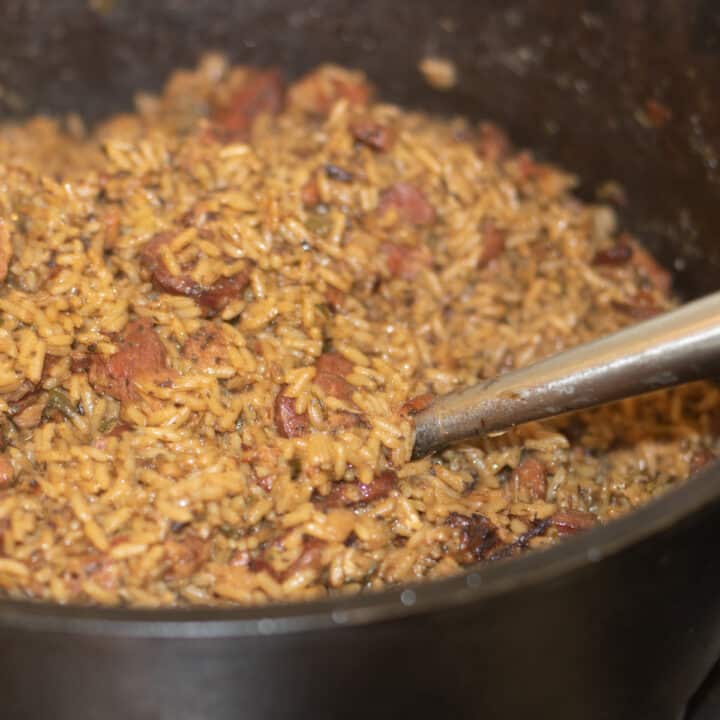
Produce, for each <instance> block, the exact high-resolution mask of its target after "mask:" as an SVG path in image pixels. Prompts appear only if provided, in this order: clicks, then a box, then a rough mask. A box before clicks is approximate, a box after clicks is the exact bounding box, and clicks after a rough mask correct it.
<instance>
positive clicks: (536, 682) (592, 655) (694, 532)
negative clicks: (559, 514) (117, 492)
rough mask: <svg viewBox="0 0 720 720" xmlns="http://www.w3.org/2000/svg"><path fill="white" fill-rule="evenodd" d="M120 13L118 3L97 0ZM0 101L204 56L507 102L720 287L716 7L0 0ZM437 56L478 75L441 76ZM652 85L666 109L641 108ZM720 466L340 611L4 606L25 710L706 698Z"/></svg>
mask: <svg viewBox="0 0 720 720" xmlns="http://www.w3.org/2000/svg"><path fill="white" fill-rule="evenodd" d="M93 8H100V10H97V9H93ZM0 12H1V13H2V18H3V22H2V23H1V24H0V48H2V49H0V88H1V89H2V93H0V116H2V115H5V116H13V115H27V114H31V113H34V112H38V111H49V112H67V111H69V110H78V109H80V110H82V112H83V113H84V114H85V115H86V116H87V117H89V118H97V117H100V116H102V115H104V114H108V113H111V112H113V111H117V110H120V109H124V108H127V107H128V105H129V103H130V98H131V95H132V91H133V90H135V89H137V88H145V89H152V88H157V87H159V86H160V84H161V82H162V80H163V79H164V78H165V77H166V75H167V74H168V72H169V71H170V70H171V69H172V68H174V67H177V66H178V65H186V66H187V65H190V64H192V63H193V62H194V61H195V60H196V58H197V57H198V55H199V54H200V53H201V52H202V51H203V50H205V49H208V48H219V49H222V50H224V51H226V52H228V53H229V54H230V56H231V57H232V58H233V59H235V60H238V61H241V62H242V61H245V62H254V63H257V64H280V65H282V66H284V67H285V68H287V69H288V71H289V73H291V74H298V73H299V72H302V71H303V70H305V69H307V68H309V67H312V66H313V65H315V64H317V63H319V62H323V61H327V60H334V61H337V62H340V63H345V64H348V65H352V66H359V67H362V68H364V69H365V70H367V72H368V73H369V75H370V77H371V78H372V80H373V81H374V82H375V83H376V84H377V85H378V86H379V87H380V90H381V93H382V94H383V95H384V97H386V98H388V99H391V100H395V101H398V102H401V103H406V104H410V105H413V106H418V107H423V108H426V109H429V110H432V111H437V112H442V113H445V114H448V113H461V114H468V115H470V116H472V117H477V118H481V117H487V118H490V119H493V120H496V121H497V122H499V123H500V124H502V125H504V126H505V127H507V128H508V129H509V130H510V132H511V134H512V136H513V137H514V138H515V139H516V141H517V142H518V144H521V145H527V146H529V147H532V148H535V149H537V150H538V151H539V152H540V153H541V154H542V155H544V156H545V157H547V158H549V159H551V160H554V161H556V162H558V163H560V164H562V165H565V166H567V167H569V168H570V169H572V170H574V171H576V172H578V173H579V174H580V176H581V177H582V179H583V180H584V185H583V187H582V192H583V193H584V194H586V195H588V196H591V195H592V193H593V191H594V188H595V187H597V185H598V184H600V183H602V182H605V181H607V180H616V181H619V182H621V183H622V184H623V185H624V186H625V188H626V191H627V197H628V209H627V211H625V210H623V209H621V210H622V212H623V216H624V221H625V222H626V223H627V225H628V226H629V227H630V228H631V229H632V230H634V231H635V232H636V233H637V234H638V235H639V236H640V237H641V238H642V239H643V240H645V241H646V242H647V243H648V244H649V245H650V246H651V247H652V248H653V249H654V250H656V251H657V252H658V253H659V255H660V256H661V257H662V258H664V259H665V260H666V262H668V263H669V264H670V265H672V266H674V267H675V270H676V283H677V288H678V289H679V291H680V292H682V293H683V294H685V295H686V296H692V295H697V294H702V293H704V292H707V291H709V290H712V289H717V288H718V286H720V274H719V273H718V271H719V270H720V246H718V243H717V242H716V241H715V236H714V234H713V231H714V229H715V227H716V226H717V224H718V220H719V219H720V203H719V202H718V200H720V192H719V190H718V188H719V183H720V165H718V163H720V112H719V110H720V97H719V96H718V94H717V92H715V90H716V87H717V80H716V78H717V77H718V71H720V55H718V53H719V52H720V7H717V5H716V3H713V2H712V0H705V1H704V2H703V1H700V0H692V1H690V0H660V1H659V2H658V1H657V0H656V1H655V2H652V1H651V0H625V1H624V2H623V0H614V1H613V0H608V1H606V2H604V1H603V0H564V1H563V2H557V3H547V2H544V1H543V0H527V1H526V2H517V1H513V2H502V1H501V0H482V1H476V2H473V1H472V0H446V1H445V2H442V3H440V2H432V1H431V0H416V1H415V2H411V1H410V0H404V1H400V0H395V1H394V2H390V1H389V0H367V1H366V2H364V3H356V2H352V0H335V1H331V0H315V1H314V2H310V3H307V4H303V5H301V4H300V3H296V2H293V1H292V0H272V1H271V0H264V1H263V0H248V1H247V2H242V3H240V2H238V3H227V2H222V1H221V0H205V1H204V2H197V0H159V1H157V2H153V3H143V2H141V0H115V2H113V3H110V2H91V3H87V2H85V0H55V1H54V2H53V3H47V2H42V1H41V0H32V1H31V0H0ZM427 54H439V55H444V56H447V57H450V58H452V59H453V60H454V61H455V62H456V64H457V66H458V69H459V76H460V83H459V85H458V87H457V88H455V89H454V90H453V91H452V92H450V93H438V92H436V91H432V90H430V89H429V88H427V87H426V86H425V85H424V83H423V81H422V79H421V78H420V75H419V74H418V72H417V70H416V65H417V62H418V60H420V59H421V58H422V57H423V56H425V55H427ZM649 100H655V101H657V102H660V103H662V104H663V105H665V106H666V107H668V108H670V110H671V112H672V117H671V119H670V120H669V121H668V122H667V123H666V124H665V125H663V126H662V127H652V126H651V127H648V126H647V123H644V122H642V110H643V108H645V107H647V102H648V101H649ZM718 526H720V472H718V470H717V469H715V468H708V469H707V470H705V471H704V472H703V473H702V476H701V477H698V478H696V479H695V480H694V481H692V482H691V483H689V484H688V485H686V486H684V487H682V488H680V489H678V490H676V491H674V492H673V493H671V494H670V495H668V496H666V497H664V498H662V499H660V500H659V501H657V502H655V503H653V504H652V505H650V506H647V507H646V508H644V509H642V510H641V511H639V512H637V513H635V514H634V515H632V516H630V517H627V518H623V519H622V520H620V521H618V522H616V523H614V524H612V525H611V526H608V527H604V528H599V529H597V530H594V531H591V532H590V533H587V534H586V535H585V536H583V537H579V538H576V539H573V540H570V541H568V542H566V543H565V544H563V545H562V546H560V547H557V548H553V549H551V550H550V551H547V552H545V553H542V554H537V555H531V556H525V557H523V558H520V559H518V560H515V561H512V562H509V563H498V564H497V565H494V566H491V567H482V568H479V569H477V571H476V572H473V573H471V574H470V575H468V576H466V577H461V578H457V579H453V580H449V581H445V582H442V583H433V584H428V585H424V586H420V587H416V588H413V589H412V590H408V589H406V590H404V591H402V590H397V591H393V592H388V593H383V594H379V595H375V596H368V597H363V598H354V599H349V600H343V601H339V602H335V603H315V604H308V605H302V606H286V607H279V606H278V607H272V608H260V609H250V610H243V609H238V610H234V611H220V612H210V611H175V612H171V611H158V612H150V611H147V612H134V611H133V612H131V611H122V610H117V611H113V610H100V609H92V610H90V609H76V608H56V607H52V606H42V605H35V606H33V605H22V604H19V603H8V602H5V603H0V646H1V647H2V648H3V652H2V653H0V689H1V690H2V697H3V716H6V717H8V718H35V717H38V718H45V717H48V718H49V717H52V718H59V719H62V718H78V717H88V718H90V717H92V718H95V717H97V718H115V717H117V718H120V717H122V718H127V717H130V718H138V719H139V720H144V719H145V718H147V719H148V720H149V719H151V718H152V719H156V718H158V719H160V718H173V719H174V718H220V719H224V718H231V717H232V718H236V717H302V716H304V715H308V716H310V715H312V716H313V717H316V718H335V717H339V716H343V717H350V718H352V717H358V718H359V717H365V716H368V714H370V713H372V714H373V715H374V716H375V717H388V718H390V717H402V716H403V714H409V713H413V715H415V716H417V717H433V716H435V717H437V716H438V715H440V714H443V715H444V716H447V717H454V718H455V717H456V718H471V717H490V718H516V717H517V718H520V717H523V718H526V717H528V716H536V717H545V716H552V717H553V718H557V719H560V720H562V719H564V718H568V719H571V718H572V719H576V718H583V719H584V720H594V719H595V718H598V719H599V718H606V719H608V720H622V719H623V718H632V719H633V720H635V719H636V718H652V719H655V718H657V719H658V720H664V719H665V718H668V719H673V720H676V719H677V718H681V717H683V716H684V714H685V708H686V705H687V703H688V701H689V700H690V698H691V696H692V695H693V694H694V693H695V691H696V690H697V688H698V687H699V686H700V684H701V683H702V681H703V678H704V677H705V676H706V674H707V673H708V671H709V669H710V667H711V666H712V665H713V663H714V662H715V660H717V657H718V655H719V654H720V603H718V602H717V598H718V597H720V560H718V559H717V555H716V553H714V552H713V550H714V543H715V538H716V535H717V530H716V528H717V527H718Z"/></svg>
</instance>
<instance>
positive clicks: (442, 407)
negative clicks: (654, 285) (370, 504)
mask: <svg viewBox="0 0 720 720" xmlns="http://www.w3.org/2000/svg"><path fill="white" fill-rule="evenodd" d="M718 371H720V292H717V293H714V294H712V295H709V296H707V297H705V298H702V299H701V300H696V301H695V302H692V303H689V304H687V305H684V306H682V307H680V308H678V309H677V310H672V311H670V312H668V313H665V314H663V315H660V316H659V317H656V318H653V319H651V320H647V321H645V322H642V323H639V324H637V325H633V326H632V327H629V328H626V329H624V330H620V331H619V332H616V333H613V334H612V335H608V336H607V337H604V338H600V339H598V340H594V341H592V342H589V343H586V344H584V345H579V346H578V347H575V348H572V349H570V350H567V351H565V352H562V353H560V354H559V355H555V356H553V357H551V358H548V359H546V360H541V361H540V362H537V363H535V364H533V365H530V366H529V367H526V368H522V369H520V370H514V371H512V372H509V373H507V374H506V375H501V376H499V377H496V378H493V379H492V380H488V381H487V382H483V383H481V384H479V385H474V386H472V387H470V388H467V389H466V390H462V391H460V392H457V393H452V394H450V395H446V396H443V397H440V398H438V399H437V400H435V401H434V402H433V403H432V405H430V407H428V408H426V409H425V410H423V411H422V412H420V413H419V414H418V415H417V416H416V417H415V445H414V449H413V457H414V458H419V457H423V456H424V455H427V454H428V453H430V452H432V451H433V450H437V449H439V448H442V447H445V446H446V445H449V444H451V443H453V442H457V441H459V440H466V439H468V438H472V437H476V436H478V435H486V434H488V433H493V432H501V431H503V430H508V429H509V428H511V427H513V426H515V425H518V424H520V423H524V422H529V421H531V420H539V419H541V418H548V417H553V416H554V415H560V414H562V413H566V412H570V411H572V410H582V409H585V408H590V407H593V406H596V405H602V404H604V403H607V402H611V401H613V400H620V399H622V398H626V397H632V396H633V395H640V394H642V393H646V392H649V391H651V390H657V389H659V388H665V387H671V386H673V385H680V384H682V383H685V382H690V381H691V380H698V379H701V378H706V377H709V376H711V375H712V374H713V373H714V372H718Z"/></svg>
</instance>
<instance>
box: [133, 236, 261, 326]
mask: <svg viewBox="0 0 720 720" xmlns="http://www.w3.org/2000/svg"><path fill="white" fill-rule="evenodd" d="M172 238H173V235H172V233H169V232H163V233H159V234H158V235H156V236H155V237H154V238H153V239H152V240H150V242H148V243H147V244H146V245H145V247H144V248H143V249H142V252H141V253H140V262H141V264H142V265H143V266H144V267H145V268H146V269H147V270H148V271H149V272H150V276H151V278H152V282H153V285H155V287H156V288H158V289H159V290H162V291H163V292H167V293H171V294H172V295H185V296H187V297H192V298H194V299H195V300H196V302H197V303H198V305H200V306H201V307H202V308H203V309H204V310H205V314H206V315H209V316H212V315H216V314H217V313H220V312H222V311H223V310H224V309H225V308H226V307H227V305H228V304H229V303H230V301H232V300H234V299H235V298H238V297H240V296H241V295H242V293H243V290H245V288H246V287H247V285H248V282H249V280H250V275H249V273H248V272H245V271H244V272H240V273H237V274H236V275H233V276H232V277H229V278H220V279H219V280H217V281H216V282H214V283H213V284H212V285H209V286H204V285H200V283H198V282H196V281H195V280H193V279H192V277H190V275H187V274H180V275H173V274H172V273H171V272H170V271H169V270H168V268H167V266H166V265H165V263H164V262H163V259H162V256H161V255H160V251H161V248H162V247H163V246H164V245H166V244H167V243H169V242H170V241H171V240H172Z"/></svg>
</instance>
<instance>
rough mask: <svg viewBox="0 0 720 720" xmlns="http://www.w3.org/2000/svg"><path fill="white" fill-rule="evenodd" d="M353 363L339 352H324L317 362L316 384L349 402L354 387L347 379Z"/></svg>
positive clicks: (326, 391) (328, 392) (329, 393)
mask: <svg viewBox="0 0 720 720" xmlns="http://www.w3.org/2000/svg"><path fill="white" fill-rule="evenodd" d="M352 369H353V364H352V363H351V362H350V361H349V360H348V359H347V358H344V357H343V356H342V355H339V354H338V353H323V354H322V355H321V356H320V357H319V358H318V359H317V361H316V362H315V384H316V385H317V386H318V387H321V388H322V389H323V391H324V392H325V393H327V394H328V395H332V396H333V397H336V398H338V399H339V400H344V401H345V402H349V401H350V400H351V398H352V394H353V391H354V387H353V386H352V385H351V384H350V383H349V382H348V381H347V380H346V379H345V376H346V375H349V374H350V373H351V372H352Z"/></svg>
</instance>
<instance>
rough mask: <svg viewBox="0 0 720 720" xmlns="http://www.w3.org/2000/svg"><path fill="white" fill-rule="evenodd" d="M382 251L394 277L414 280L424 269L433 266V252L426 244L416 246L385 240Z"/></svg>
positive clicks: (381, 247)
mask: <svg viewBox="0 0 720 720" xmlns="http://www.w3.org/2000/svg"><path fill="white" fill-rule="evenodd" d="M380 251H381V252H382V253H383V254H384V255H385V257H386V258H387V269H388V271H389V272H390V274H391V275H392V276H393V277H397V278H401V279H403V280H414V279H415V278H416V277H417V276H418V275H419V273H420V272H421V271H422V270H426V269H429V268H430V267H432V253H431V252H430V249H429V248H428V247H426V246H425V245H421V246H419V247H414V246H412V245H400V244H399V243H393V242H385V243H382V245H380Z"/></svg>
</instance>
